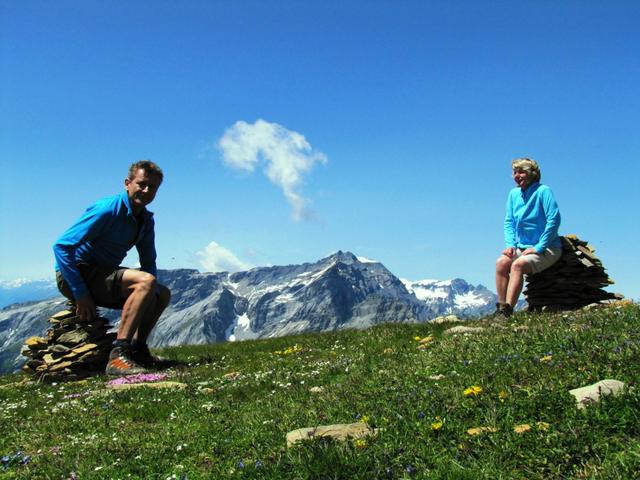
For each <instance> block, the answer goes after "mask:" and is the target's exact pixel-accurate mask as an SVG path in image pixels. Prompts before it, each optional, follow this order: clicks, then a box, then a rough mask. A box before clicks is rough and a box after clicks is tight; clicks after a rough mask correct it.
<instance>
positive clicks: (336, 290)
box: [0, 251, 495, 372]
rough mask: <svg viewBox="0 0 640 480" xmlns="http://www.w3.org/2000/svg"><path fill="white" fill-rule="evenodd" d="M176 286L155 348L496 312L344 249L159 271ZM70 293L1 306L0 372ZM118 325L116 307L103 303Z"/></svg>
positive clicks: (483, 296) (457, 284) (461, 288)
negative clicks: (217, 267) (286, 261)
mask: <svg viewBox="0 0 640 480" xmlns="http://www.w3.org/2000/svg"><path fill="white" fill-rule="evenodd" d="M158 277H159V281H160V282H161V283H163V284H165V285H167V286H168V287H169V288H170V289H171V292H172V298H171V304H170V305H169V307H168V308H167V310H166V311H165V312H164V313H163V315H162V317H161V318H160V320H159V322H158V324H157V326H156V328H155V329H154V331H153V333H152V335H151V337H150V339H149V343H150V345H151V346H152V347H160V346H173V345H186V344H207V343H215V342H222V341H240V340H247V339H255V338H269V337H278V336H284V335H291V334H296V333H302V332H320V331H328V330H338V329H344V328H366V327H369V326H372V325H376V324H380V323H406V322H426V321H429V320H430V319H432V318H434V317H436V316H439V315H443V314H456V315H458V316H460V317H471V316H477V315H481V314H484V313H486V312H488V311H491V310H492V309H493V305H494V303H495V294H493V293H492V292H490V291H489V290H487V289H486V288H485V287H483V286H482V285H478V286H477V287H474V286H473V285H470V284H468V283H467V282H465V281H464V280H462V279H459V278H458V279H454V280H448V281H436V280H423V281H419V282H410V281H407V280H400V279H398V278H397V277H396V276H395V275H393V274H392V273H391V272H390V271H389V270H388V269H387V268H386V267H385V266H384V265H383V264H382V263H380V262H376V261H373V260H369V259H366V258H364V257H357V256H355V255H354V254H353V253H351V252H342V251H338V252H336V253H334V254H333V255H330V256H328V257H326V258H323V259H321V260H319V261H317V262H315V263H303V264H300V265H286V266H272V267H257V268H253V269H251V270H248V271H243V272H235V273H229V272H219V273H201V272H199V271H197V270H193V269H176V270H160V271H159V272H158ZM63 307H64V299H62V298H61V297H57V298H55V299H52V300H44V301H40V302H33V303H30V304H21V305H11V306H9V307H6V308H4V309H2V310H0V372H7V371H12V370H15V369H17V368H19V367H20V366H21V365H22V363H23V362H24V358H22V357H21V356H20V354H19V351H20V347H21V345H22V343H23V342H24V340H25V339H26V338H28V337H29V336H31V335H44V333H45V331H46V328H47V323H46V319H47V318H48V317H49V316H50V315H51V314H52V313H54V312H55V311H57V310H60V309H62V308H63ZM101 314H102V316H103V317H105V318H107V319H109V320H111V321H112V322H113V323H114V326H115V324H117V319H118V317H119V312H118V311H113V310H104V309H101Z"/></svg>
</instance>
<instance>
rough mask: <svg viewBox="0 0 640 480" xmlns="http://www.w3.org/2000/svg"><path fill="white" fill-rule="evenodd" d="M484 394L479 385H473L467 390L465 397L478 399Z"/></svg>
mask: <svg viewBox="0 0 640 480" xmlns="http://www.w3.org/2000/svg"><path fill="white" fill-rule="evenodd" d="M481 393H482V387H480V386H479V385H472V386H470V387H469V388H465V390H464V396H465V397H477V396H478V395H480V394H481Z"/></svg>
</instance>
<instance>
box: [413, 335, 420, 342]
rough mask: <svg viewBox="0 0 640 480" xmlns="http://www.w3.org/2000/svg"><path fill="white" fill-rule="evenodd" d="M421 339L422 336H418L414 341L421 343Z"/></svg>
mask: <svg viewBox="0 0 640 480" xmlns="http://www.w3.org/2000/svg"><path fill="white" fill-rule="evenodd" d="M421 338H422V337H420V336H418V335H416V336H415V337H413V339H414V340H415V341H416V342H419V341H420V339H421Z"/></svg>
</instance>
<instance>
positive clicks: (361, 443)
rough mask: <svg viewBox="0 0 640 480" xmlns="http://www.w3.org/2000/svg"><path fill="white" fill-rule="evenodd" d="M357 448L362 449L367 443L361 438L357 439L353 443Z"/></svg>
mask: <svg viewBox="0 0 640 480" xmlns="http://www.w3.org/2000/svg"><path fill="white" fill-rule="evenodd" d="M353 443H354V445H355V446H356V447H357V448H364V447H366V446H367V441H366V440H365V439H363V438H358V439H357V440H356V441H355V442H353Z"/></svg>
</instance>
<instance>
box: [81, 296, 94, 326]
mask: <svg viewBox="0 0 640 480" xmlns="http://www.w3.org/2000/svg"><path fill="white" fill-rule="evenodd" d="M76 315H77V316H79V317H80V319H81V320H82V321H84V322H93V321H94V320H95V319H96V304H95V303H93V298H91V295H89V294H87V295H85V296H84V297H82V298H79V299H78V300H76Z"/></svg>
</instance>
